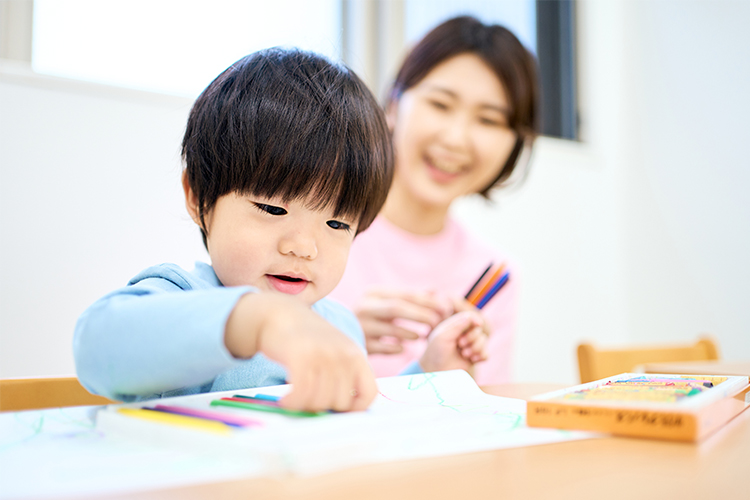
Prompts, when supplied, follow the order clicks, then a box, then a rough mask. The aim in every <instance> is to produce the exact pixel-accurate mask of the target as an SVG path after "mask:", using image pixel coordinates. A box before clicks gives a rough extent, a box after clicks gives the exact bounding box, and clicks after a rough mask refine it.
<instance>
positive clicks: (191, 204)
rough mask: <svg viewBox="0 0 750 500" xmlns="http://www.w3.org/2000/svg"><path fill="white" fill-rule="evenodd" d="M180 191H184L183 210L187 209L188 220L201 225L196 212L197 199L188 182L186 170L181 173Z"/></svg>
mask: <svg viewBox="0 0 750 500" xmlns="http://www.w3.org/2000/svg"><path fill="white" fill-rule="evenodd" d="M182 190H183V191H185V208H187V211H188V214H189V215H190V218H191V219H193V222H195V223H196V224H198V225H199V226H200V225H201V218H200V214H199V210H198V197H197V196H196V195H195V192H194V191H193V188H191V187H190V182H188V177H187V170H183V171H182Z"/></svg>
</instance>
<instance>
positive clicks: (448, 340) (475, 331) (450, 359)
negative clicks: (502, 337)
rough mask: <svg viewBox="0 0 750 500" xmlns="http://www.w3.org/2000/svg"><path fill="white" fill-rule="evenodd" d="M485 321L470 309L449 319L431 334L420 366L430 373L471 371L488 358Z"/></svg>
mask: <svg viewBox="0 0 750 500" xmlns="http://www.w3.org/2000/svg"><path fill="white" fill-rule="evenodd" d="M484 323H485V321H484V319H483V318H482V316H481V314H479V312H478V311H477V310H476V309H474V310H466V311H462V312H459V313H456V314H454V315H453V316H451V317H450V318H448V319H446V320H445V321H443V322H442V323H440V324H439V325H438V326H436V327H435V329H434V330H433V331H432V333H431V334H430V337H429V339H428V344H427V349H425V352H424V354H423V355H422V358H421V359H420V360H419V364H420V366H421V367H422V369H423V370H424V371H426V372H434V371H442V370H455V369H462V370H468V369H469V368H470V367H471V365H472V364H474V363H478V362H479V361H484V360H485V359H487V352H486V350H485V344H486V340H487V335H486V334H485V332H484Z"/></svg>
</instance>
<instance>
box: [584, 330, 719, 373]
mask: <svg viewBox="0 0 750 500" xmlns="http://www.w3.org/2000/svg"><path fill="white" fill-rule="evenodd" d="M711 359H719V349H718V346H717V344H716V342H715V341H714V340H713V339H712V338H711V337H710V336H701V337H700V338H699V339H698V341H697V342H695V343H693V344H677V345H671V346H653V347H647V346H645V347H639V348H631V349H597V348H596V347H594V346H593V345H592V344H588V343H582V344H580V345H579V346H578V369H579V370H580V374H581V383H582V384H584V383H586V382H591V381H593V380H599V379H602V378H605V377H610V376H612V375H617V374H619V373H627V372H632V371H633V369H634V368H635V367H636V366H638V365H642V364H644V363H662V362H668V361H700V360H711Z"/></svg>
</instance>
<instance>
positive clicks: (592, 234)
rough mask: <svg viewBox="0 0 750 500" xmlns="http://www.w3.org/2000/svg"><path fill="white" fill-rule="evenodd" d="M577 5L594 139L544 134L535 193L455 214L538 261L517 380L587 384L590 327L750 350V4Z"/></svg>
mask: <svg viewBox="0 0 750 500" xmlns="http://www.w3.org/2000/svg"><path fill="white" fill-rule="evenodd" d="M579 14H580V17H579V21H580V22H579V29H580V32H581V43H580V45H579V56H580V59H581V60H580V64H581V82H580V83H581V91H582V95H581V98H582V100H583V101H584V102H583V104H584V106H583V116H582V120H583V125H584V135H585V137H586V140H585V144H579V145H576V144H571V143H567V144H565V143H562V142H560V141H553V140H549V139H542V140H540V141H539V144H538V148H537V151H536V160H535V162H534V164H533V170H532V173H531V176H530V178H529V180H528V182H527V184H526V185H525V186H524V187H523V188H522V189H521V190H519V191H518V192H516V193H511V194H505V193H500V194H499V196H497V197H496V198H497V200H498V203H497V204H496V206H495V207H494V208H493V209H487V208H484V209H482V210H480V211H477V210H475V208H476V205H477V203H476V201H471V202H469V203H466V204H464V206H462V207H460V209H459V210H458V211H457V212H458V214H459V216H461V217H462V218H463V219H464V220H466V222H467V223H469V224H472V225H473V226H474V227H475V228H476V229H477V230H482V231H483V232H484V234H485V235H486V236H487V237H488V238H489V239H490V240H491V241H493V242H494V243H496V244H498V245H503V246H505V247H506V248H508V249H510V250H511V251H512V252H513V254H515V256H516V257H517V258H519V259H520V260H521V262H522V263H523V265H524V269H525V274H524V301H523V306H522V326H521V328H522V330H521V332H520V336H519V339H518V356H517V364H516V367H515V374H516V378H517V379H518V380H546V381H549V380H558V379H559V380H562V381H564V382H568V381H575V380H577V364H576V363H577V361H576V358H575V346H576V344H577V343H578V342H579V341H581V340H583V339H587V340H590V341H594V342H595V343H597V344H599V345H601V346H617V345H622V344H625V343H630V344H646V343H651V344H653V343H666V342H682V341H692V340H693V339H694V338H696V337H697V336H698V334H699V333H701V332H710V333H712V334H713V335H714V336H715V337H716V338H717V339H718V341H719V344H720V349H721V351H722V355H723V357H724V358H726V359H734V360H740V359H742V360H747V359H750V308H749V307H748V306H747V303H748V302H749V300H750V265H749V264H748V260H747V256H748V255H750V202H749V201H748V197H747V196H746V195H744V196H743V194H744V193H743V191H744V190H745V188H746V186H748V185H749V184H750V182H748V181H750V160H749V159H750V141H748V140H747V139H746V138H745V136H746V135H747V133H748V132H750V126H749V125H748V123H750V119H749V118H748V117H750V94H749V93H748V92H747V89H746V86H747V82H750V32H748V31H747V29H746V28H745V26H744V23H745V21H746V20H747V19H750V2H742V1H725V0H724V1H722V0H719V1H714V2H708V1H694V0H693V1H687V2H684V1H672V0H660V1H658V2H650V1H643V0H632V1H611V2H595V1H588V0H587V1H581V2H580V3H579ZM743 181H744V182H743ZM480 208H481V207H480Z"/></svg>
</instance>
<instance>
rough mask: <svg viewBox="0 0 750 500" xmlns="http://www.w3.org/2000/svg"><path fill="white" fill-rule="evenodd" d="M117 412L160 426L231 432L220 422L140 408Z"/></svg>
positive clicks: (223, 432)
mask: <svg viewBox="0 0 750 500" xmlns="http://www.w3.org/2000/svg"><path fill="white" fill-rule="evenodd" d="M117 411H118V412H119V413H122V414H123V415H127V416H129V417H135V418H142V419H144V420H151V421H153V422H160V423H162V424H169V425H176V426H179V427H188V428H191V429H199V430H202V431H207V432H214V433H217V434H229V433H231V432H232V431H231V429H230V428H229V426H228V425H225V424H222V423H221V422H215V421H211V420H206V419H203V418H196V417H188V416H185V415H175V414H173V413H164V412H160V411H151V410H143V409H140V408H120V409H119V410H117Z"/></svg>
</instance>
